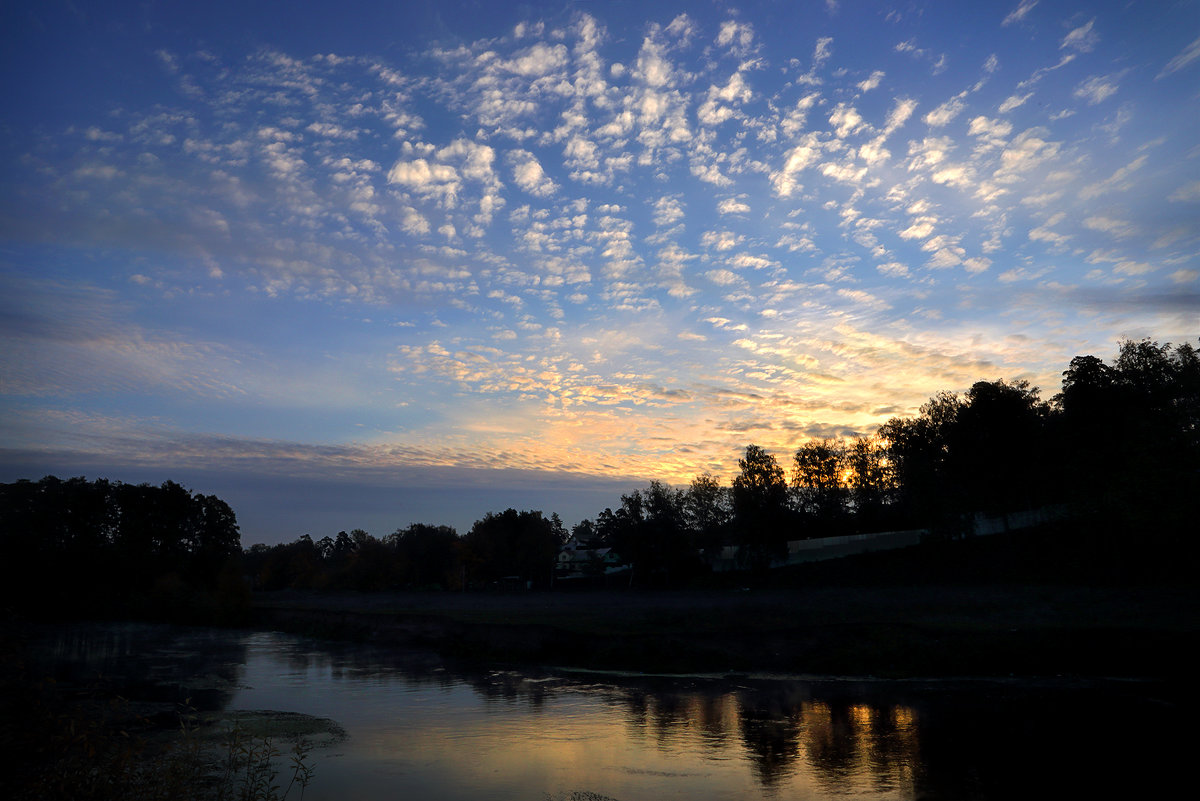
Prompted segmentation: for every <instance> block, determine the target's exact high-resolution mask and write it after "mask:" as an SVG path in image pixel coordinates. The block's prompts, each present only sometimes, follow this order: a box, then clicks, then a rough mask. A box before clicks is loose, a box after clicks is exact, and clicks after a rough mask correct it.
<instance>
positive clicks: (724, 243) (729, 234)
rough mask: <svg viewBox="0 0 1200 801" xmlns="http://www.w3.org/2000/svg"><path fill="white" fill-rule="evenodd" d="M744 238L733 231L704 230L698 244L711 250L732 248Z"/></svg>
mask: <svg viewBox="0 0 1200 801" xmlns="http://www.w3.org/2000/svg"><path fill="white" fill-rule="evenodd" d="M744 238H745V237H743V236H742V235H741V234H735V233H734V232H733V231H705V232H704V234H703V235H701V237H700V244H701V245H704V247H706V248H712V249H713V250H719V251H724V250H733V249H734V248H735V247H737V246H738V245H739V244H741V242H742V240H743V239H744Z"/></svg>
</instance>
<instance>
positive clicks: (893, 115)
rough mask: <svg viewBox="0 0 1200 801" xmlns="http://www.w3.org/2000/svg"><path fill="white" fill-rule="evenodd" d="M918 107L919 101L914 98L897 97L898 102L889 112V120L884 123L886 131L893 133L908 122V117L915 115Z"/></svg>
mask: <svg viewBox="0 0 1200 801" xmlns="http://www.w3.org/2000/svg"><path fill="white" fill-rule="evenodd" d="M916 109H917V101H916V100H913V99H912V98H907V97H906V98H897V99H896V104H895V105H894V106H892V110H891V111H889V112H888V115H887V122H886V123H884V132H885V133H887V134H891V133H892V132H893V131H895V130H896V129H897V128H899V127H900V126H902V125H904V123H906V122H908V118H909V117H911V116H912V115H913V112H914V111H916Z"/></svg>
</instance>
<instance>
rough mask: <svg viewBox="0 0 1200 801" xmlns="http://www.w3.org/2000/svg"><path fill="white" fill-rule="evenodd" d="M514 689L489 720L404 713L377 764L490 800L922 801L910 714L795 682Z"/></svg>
mask: <svg viewBox="0 0 1200 801" xmlns="http://www.w3.org/2000/svg"><path fill="white" fill-rule="evenodd" d="M492 689H493V690H494V689H495V688H494V687H493V688H492ZM511 690H512V688H508V689H506V690H504V691H502V692H501V693H500V694H499V696H498V697H493V698H491V699H489V700H487V701H485V703H484V706H483V708H484V710H490V711H485V712H484V713H483V714H470V713H469V710H461V709H459V708H458V707H456V706H455V705H454V704H452V703H451V704H447V705H445V706H443V707H442V708H439V707H438V706H437V705H432V706H428V707H427V708H425V709H424V710H423V711H422V710H420V709H417V710H414V709H409V710H407V713H406V717H405V719H404V721H403V725H396V726H393V727H391V729H390V730H389V731H388V732H387V733H386V736H384V737H381V738H378V739H376V740H375V741H374V743H373V745H372V751H373V757H374V759H376V760H381V761H383V760H393V761H395V760H400V761H402V762H404V763H405V766H406V767H405V768H404V773H405V775H407V776H408V777H409V778H413V777H414V774H422V773H428V774H429V775H427V776H424V777H423V778H421V782H422V783H424V782H428V783H429V784H430V785H431V786H433V785H437V784H438V783H439V782H442V781H444V780H445V778H446V777H452V778H453V781H455V782H458V783H460V785H462V786H464V787H474V788H477V789H478V790H479V791H480V792H482V791H483V790H484V789H485V788H486V790H487V793H488V795H489V797H508V796H509V795H510V794H511V795H512V797H527V798H529V797H542V796H540V795H538V794H537V793H542V794H545V795H546V796H547V797H551V798H554V797H556V796H555V793H563V792H567V791H573V792H578V791H588V792H593V793H598V794H601V795H603V796H606V797H608V798H615V799H622V800H623V799H627V798H652V797H661V796H662V795H670V796H672V797H690V798H731V799H732V798H755V797H812V796H827V795H837V796H839V797H872V798H912V797H914V795H915V789H914V781H915V766H916V765H918V755H919V745H918V732H917V726H916V720H917V715H916V712H915V711H914V710H913V709H910V708H907V707H902V706H892V707H875V706H871V705H868V704H863V703H856V702H846V703H833V702H828V701H823V700H812V699H810V698H809V696H808V692H807V690H806V686H805V685H801V684H795V685H791V684H780V685H774V686H770V687H755V688H743V689H737V690H733V691H724V692H713V691H712V690H711V689H707V688H699V689H692V690H685V691H679V690H669V689H668V690H662V689H655V690H646V689H643V688H629V687H620V686H602V685H592V686H586V685H584V686H572V685H566V686H564V685H558V686H549V687H547V686H544V685H543V686H541V687H538V688H536V689H534V688H530V692H529V693H528V694H525V693H519V692H518V693H516V697H514V696H513V694H512V693H511ZM476 691H477V692H478V688H476ZM485 697H486V693H485ZM459 700H461V699H459ZM450 707H453V709H457V710H458V711H457V712H454V711H451V709H450ZM364 745H366V744H365V743H362V742H361V741H360V743H359V747H362V746H364ZM531 792H532V793H533V794H531ZM522 793H524V795H523V796H522ZM564 797H569V795H568V796H564Z"/></svg>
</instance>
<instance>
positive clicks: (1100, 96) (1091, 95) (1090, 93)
mask: <svg viewBox="0 0 1200 801" xmlns="http://www.w3.org/2000/svg"><path fill="white" fill-rule="evenodd" d="M1116 92H1117V86H1116V85H1115V84H1113V83H1111V81H1110V78H1109V77H1108V76H1106V75H1105V76H1100V75H1093V76H1092V77H1090V78H1088V79H1087V80H1086V81H1084V82H1083V83H1081V84H1079V86H1078V87H1076V89H1075V93H1074V94H1075V97H1078V98H1080V99H1082V100H1087V102H1088V105H1089V106H1094V105H1096V104H1097V103H1102V102H1104V101H1105V100H1107V99H1108V98H1110V97H1112V96H1113V95H1114V94H1116Z"/></svg>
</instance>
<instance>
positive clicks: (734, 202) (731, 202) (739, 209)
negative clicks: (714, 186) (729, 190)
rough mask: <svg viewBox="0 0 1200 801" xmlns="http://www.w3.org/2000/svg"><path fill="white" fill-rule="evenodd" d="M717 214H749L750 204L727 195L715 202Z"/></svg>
mask: <svg viewBox="0 0 1200 801" xmlns="http://www.w3.org/2000/svg"><path fill="white" fill-rule="evenodd" d="M717 212H718V213H719V214H749V213H750V206H749V205H748V204H747V203H746V201H745V200H743V199H741V198H732V197H728V198H725V199H724V200H722V201H721V202H720V203H718V204H717Z"/></svg>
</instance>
